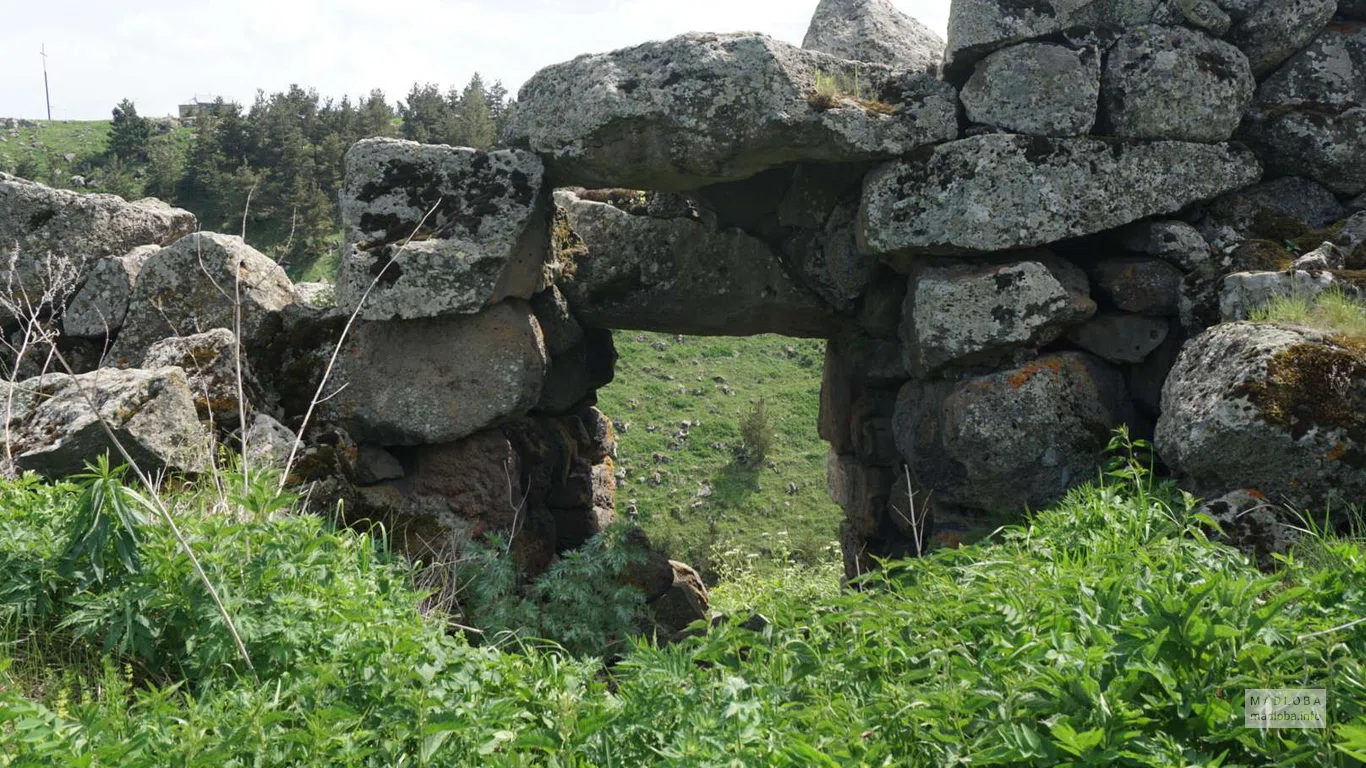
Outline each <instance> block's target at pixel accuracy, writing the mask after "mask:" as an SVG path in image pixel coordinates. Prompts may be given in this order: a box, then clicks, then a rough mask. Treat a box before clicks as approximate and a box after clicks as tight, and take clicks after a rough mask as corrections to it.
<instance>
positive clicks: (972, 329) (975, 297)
mask: <svg viewBox="0 0 1366 768" xmlns="http://www.w3.org/2000/svg"><path fill="white" fill-rule="evenodd" d="M909 285H910V287H909V289H908V290H907V293H906V301H905V304H904V305H903V310H902V320H901V323H902V325H901V342H902V349H903V351H904V354H905V358H906V368H907V370H909V371H910V372H911V374H912V375H914V376H917V377H921V378H923V377H926V376H928V375H930V374H932V373H934V372H935V371H937V370H938V369H940V368H942V367H944V366H946V365H978V364H991V363H995V362H999V361H1001V360H1009V359H1010V358H1011V357H1012V356H1013V355H1015V354H1017V352H1018V351H1019V350H1020V349H1022V348H1035V349H1037V348H1039V347H1042V346H1043V345H1045V344H1048V343H1050V342H1052V341H1054V340H1056V339H1057V338H1058V337H1059V336H1061V335H1062V334H1063V333H1064V332H1066V331H1067V329H1068V328H1070V327H1072V326H1074V325H1077V324H1079V323H1082V322H1084V321H1085V320H1086V318H1088V317H1090V316H1091V315H1092V314H1094V313H1095V311H1096V303H1095V302H1094V301H1092V300H1091V297H1090V289H1089V286H1088V284H1087V281H1086V275H1085V274H1084V273H1083V272H1082V271H1081V269H1080V268H1078V267H1076V266H1074V265H1072V264H1071V263H1070V262H1068V261H1066V260H1065V259H1062V258H1059V257H1057V256H1054V255H1052V254H1050V253H1046V252H1040V253H1037V254H1032V258H1028V259H1025V258H1021V259H1019V260H1010V261H1004V260H993V261H988V262H986V263H974V262H972V261H966V262H962V263H952V264H932V265H927V266H925V267H923V268H920V269H917V270H915V271H913V272H912V273H911V278H910V284H909Z"/></svg>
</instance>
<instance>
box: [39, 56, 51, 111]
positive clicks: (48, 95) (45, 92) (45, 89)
mask: <svg viewBox="0 0 1366 768" xmlns="http://www.w3.org/2000/svg"><path fill="white" fill-rule="evenodd" d="M40 53H41V55H42V57H43V98H45V99H47V121H48V122H49V123H50V122H52V92H51V91H49V90H48V87H47V43H43V50H42V51H41V52H40Z"/></svg>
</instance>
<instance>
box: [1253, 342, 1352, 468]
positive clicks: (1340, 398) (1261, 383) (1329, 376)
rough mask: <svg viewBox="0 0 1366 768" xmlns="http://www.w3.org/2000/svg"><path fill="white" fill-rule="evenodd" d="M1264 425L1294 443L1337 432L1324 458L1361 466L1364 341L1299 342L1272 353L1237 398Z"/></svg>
mask: <svg viewBox="0 0 1366 768" xmlns="http://www.w3.org/2000/svg"><path fill="white" fill-rule="evenodd" d="M1239 394H1242V395H1246V397H1247V398H1248V401H1249V402H1250V403H1251V404H1252V405H1253V406H1254V407H1255V408H1256V409H1257V411H1258V413H1259V414H1260V415H1261V417H1262V419H1263V420H1265V421H1266V422H1267V423H1269V424H1272V425H1274V426H1277V427H1280V428H1282V429H1284V430H1286V432H1288V433H1289V434H1290V435H1291V436H1292V437H1293V438H1295V439H1296V440H1298V439H1300V438H1302V437H1304V436H1305V435H1306V434H1308V433H1309V432H1310V431H1311V430H1316V429H1317V430H1326V431H1337V430H1341V432H1342V437H1343V440H1341V441H1339V442H1338V443H1337V444H1335V446H1334V448H1333V450H1332V451H1330V453H1331V454H1332V455H1331V456H1325V458H1327V459H1330V460H1335V461H1344V462H1348V463H1350V464H1352V465H1353V466H1356V465H1357V462H1361V463H1362V464H1363V465H1366V453H1364V452H1363V451H1366V340H1361V339H1348V338H1345V337H1335V338H1332V339H1328V340H1323V341H1305V342H1302V343H1299V344H1294V345H1292V346H1290V347H1287V348H1285V349H1283V350H1281V351H1280V352H1277V353H1276V354H1275V355H1273V356H1272V357H1271V359H1270V360H1268V361H1267V366H1266V373H1265V375H1264V376H1261V377H1258V378H1256V379H1251V380H1249V381H1247V382H1245V383H1244V385H1243V387H1242V391H1241V392H1240V393H1239Z"/></svg>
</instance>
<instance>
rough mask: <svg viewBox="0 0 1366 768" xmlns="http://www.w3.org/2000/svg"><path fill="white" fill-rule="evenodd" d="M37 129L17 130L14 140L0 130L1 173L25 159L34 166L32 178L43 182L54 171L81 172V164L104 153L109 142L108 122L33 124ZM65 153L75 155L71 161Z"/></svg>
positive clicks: (5, 131)
mask: <svg viewBox="0 0 1366 768" xmlns="http://www.w3.org/2000/svg"><path fill="white" fill-rule="evenodd" d="M34 122H36V123H37V125H38V127H36V128H19V129H18V131H19V135H18V136H17V137H15V136H11V135H10V132H9V131H8V130H7V129H3V128H0V135H3V136H4V137H5V142H4V143H0V170H5V171H9V172H13V171H14V169H16V168H18V167H19V165H20V163H21V162H23V161H25V160H27V161H29V162H32V163H35V164H36V165H37V168H38V173H37V174H35V175H34V178H35V179H37V180H39V181H45V180H47V179H49V178H50V177H51V171H52V170H53V169H54V168H55V169H57V170H60V171H62V172H64V173H66V174H67V175H70V174H72V173H77V174H79V173H81V170H79V169H80V168H81V166H82V164H84V163H88V162H89V161H91V160H92V159H94V158H97V157H99V156H101V155H103V154H104V149H105V146H106V145H107V144H108V139H109V136H108V134H109V125H110V123H109V121H108V120H54V121H51V122H48V121H46V120H43V121H34ZM67 154H74V155H75V156H76V157H75V158H74V160H72V161H68V160H66V158H65V156H66V155H67Z"/></svg>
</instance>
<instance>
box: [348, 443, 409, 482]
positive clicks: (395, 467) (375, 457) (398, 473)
mask: <svg viewBox="0 0 1366 768" xmlns="http://www.w3.org/2000/svg"><path fill="white" fill-rule="evenodd" d="M359 449H360V454H359V456H357V458H356V482H358V483H360V484H361V485H378V484H380V483H383V482H386V481H388V480H402V479H403V476H404V474H406V473H405V472H404V471H403V464H402V463H400V462H399V460H398V457H396V456H394V454H392V453H390V452H389V451H387V450H385V449H384V448H381V447H380V446H378V445H371V444H370V443H363V444H362V445H360V446H359Z"/></svg>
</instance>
